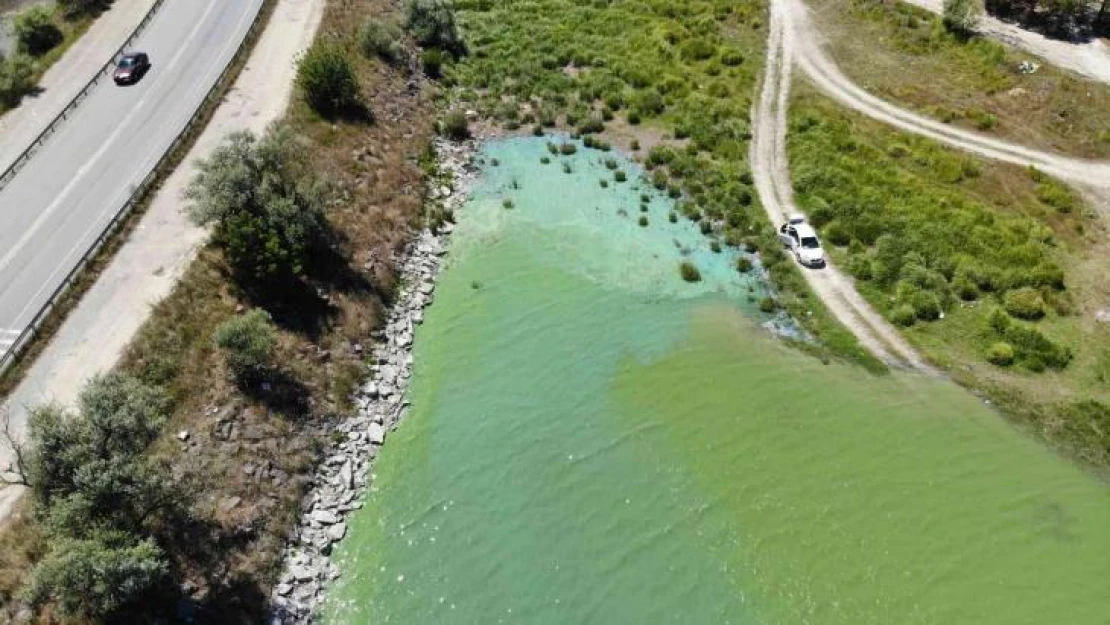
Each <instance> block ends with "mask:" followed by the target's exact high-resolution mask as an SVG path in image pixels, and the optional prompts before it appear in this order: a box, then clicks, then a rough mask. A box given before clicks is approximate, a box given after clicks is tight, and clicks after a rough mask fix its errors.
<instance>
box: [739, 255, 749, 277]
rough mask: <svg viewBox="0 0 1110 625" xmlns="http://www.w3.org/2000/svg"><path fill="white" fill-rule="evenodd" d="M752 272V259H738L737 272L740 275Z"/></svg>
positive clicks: (743, 257)
mask: <svg viewBox="0 0 1110 625" xmlns="http://www.w3.org/2000/svg"><path fill="white" fill-rule="evenodd" d="M751 270H752V259H750V258H748V257H747V256H741V257H740V258H737V259H736V271H739V272H740V273H748V272H749V271H751Z"/></svg>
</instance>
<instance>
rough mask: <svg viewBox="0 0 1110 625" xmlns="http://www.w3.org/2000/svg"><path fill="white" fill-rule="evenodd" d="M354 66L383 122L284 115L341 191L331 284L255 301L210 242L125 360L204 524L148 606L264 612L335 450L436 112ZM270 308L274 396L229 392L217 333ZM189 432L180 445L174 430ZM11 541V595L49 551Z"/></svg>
mask: <svg viewBox="0 0 1110 625" xmlns="http://www.w3.org/2000/svg"><path fill="white" fill-rule="evenodd" d="M394 10H396V9H395V7H394V3H391V2H389V1H388V0H334V1H333V2H329V5H328V7H327V9H326V12H325V16H324V21H323V23H322V25H321V31H320V32H321V36H325V37H347V36H353V34H354V31H355V30H356V29H357V28H358V25H359V24H360V23H361V22H362V20H363V19H365V18H366V17H367V16H370V15H384V14H389V13H391V12H392V11H394ZM352 58H353V60H354V62H355V67H356V70H357V72H358V75H359V78H360V82H361V85H362V88H363V94H364V97H365V101H366V103H367V105H368V107H369V108H370V110H371V111H372V112H373V113H374V115H375V118H376V122H375V123H374V124H366V123H362V122H348V121H329V120H324V119H320V118H318V117H316V116H315V115H314V114H313V113H311V112H310V111H309V110H308V109H307V107H305V106H304V105H303V104H302V103H300V102H299V101H297V102H295V103H294V104H293V105H292V106H291V110H290V111H289V112H288V114H287V116H286V121H287V122H288V123H290V124H291V125H292V127H293V128H294V129H295V130H296V131H297V132H298V133H299V134H301V135H302V136H303V137H304V138H305V139H306V140H307V141H308V144H309V146H310V149H311V151H312V159H311V160H312V162H314V163H317V164H318V165H319V168H320V173H321V174H322V175H324V176H325V177H326V178H327V179H328V180H329V181H331V182H332V183H333V184H334V185H335V186H336V188H337V190H338V198H337V201H336V202H335V203H334V206H333V207H332V209H331V210H330V212H329V220H330V222H331V226H332V229H333V231H334V234H335V239H334V252H336V253H335V254H333V256H334V258H332V259H331V260H330V262H331V263H332V265H331V266H329V268H328V271H327V272H321V274H324V273H326V274H327V275H320V276H318V277H315V278H310V279H309V280H308V281H307V282H306V284H305V288H304V289H303V293H301V295H300V296H299V297H298V299H297V300H296V301H293V302H288V301H287V302H285V303H284V304H276V303H274V302H258V301H253V300H252V298H251V297H250V295H249V294H248V293H246V292H244V291H242V290H241V289H240V288H239V287H238V286H237V285H236V283H235V282H234V281H233V280H232V279H231V275H230V272H229V270H228V267H227V265H226V263H225V262H224V259H223V257H222V254H221V253H220V251H219V250H218V249H214V248H208V249H205V250H203V251H202V252H201V254H200V256H199V257H198V259H197V260H196V261H195V262H194V263H193V265H192V266H190V268H189V269H188V270H187V271H186V273H185V275H184V276H183V277H182V279H181V281H180V282H179V283H178V285H177V286H176V287H175V289H174V291H173V293H171V295H170V296H169V297H168V298H167V299H166V300H165V301H163V302H161V303H160V304H159V305H158V306H156V307H155V309H154V311H153V314H152V316H151V318H150V320H148V322H147V323H146V324H145V325H144V326H143V328H142V329H141V330H140V332H139V335H138V336H137V337H136V339H135V341H134V342H133V344H132V345H131V346H130V347H129V349H128V350H127V352H126V354H125V355H124V357H123V359H122V362H121V367H123V368H124V369H126V370H129V371H132V372H133V373H135V374H137V375H139V376H141V377H143V378H145V379H147V380H149V381H151V382H157V383H161V384H165V385H166V386H167V387H168V388H169V389H170V391H171V393H172V395H173V397H174V399H175V411H174V414H173V415H172V417H171V421H170V425H169V426H168V427H167V428H166V433H165V436H164V437H163V439H162V440H161V441H159V442H158V443H157V444H156V445H155V447H154V449H153V450H152V454H153V456H154V458H155V459H158V460H163V461H166V462H168V463H169V464H170V466H171V467H172V470H173V472H174V474H175V475H176V476H178V477H179V479H181V480H182V481H183V483H185V484H188V485H191V486H193V487H194V492H195V493H196V505H195V515H196V518H197V521H196V522H195V523H191V524H189V526H188V527H187V528H186V529H185V530H183V531H182V532H181V533H180V534H179V535H175V536H174V537H173V538H172V542H171V543H169V544H167V545H166V546H167V547H168V550H169V551H170V552H171V556H172V557H171V560H172V567H171V570H172V576H173V582H174V584H173V587H172V588H167V589H166V593H165V594H164V595H163V596H161V597H158V598H157V600H156V601H157V605H152V606H150V607H151V608H152V609H153V610H154V611H155V612H158V611H162V612H165V611H167V610H172V609H173V606H174V604H175V601H177V600H179V599H181V598H185V597H184V596H183V595H182V594H181V591H180V590H178V588H180V586H181V585H182V584H184V583H185V582H188V583H189V585H191V586H192V587H193V588H194V589H195V590H193V591H192V592H190V593H188V594H189V596H188V599H191V600H192V601H196V602H198V603H199V605H200V606H201V608H202V609H203V611H204V613H207V614H209V615H212V618H213V619H215V621H216V622H220V623H235V622H242V623H247V622H259V621H260V620H263V619H264V618H265V609H266V599H267V597H268V594H269V589H270V587H271V585H272V584H273V582H274V580H275V578H276V575H277V573H278V572H279V571H278V567H279V565H280V554H281V549H282V547H283V546H284V541H285V537H286V535H287V534H288V532H289V530H290V529H291V528H292V527H293V526H295V524H296V519H297V513H298V506H299V502H300V499H301V497H302V496H303V494H304V492H305V488H306V486H307V485H308V484H309V483H310V482H311V479H312V477H311V476H312V471H313V467H314V465H315V461H316V460H317V459H318V457H319V455H320V453H321V451H322V450H323V449H325V448H326V447H327V446H328V445H329V444H331V443H332V442H333V441H332V440H331V435H330V429H329V424H330V423H331V422H332V421H333V419H334V417H335V416H336V415H338V414H340V413H342V412H343V411H345V410H347V409H349V405H348V403H349V399H350V395H351V391H352V390H353V389H354V388H355V385H356V384H357V383H358V382H359V381H360V379H361V377H362V375H363V372H364V370H365V367H364V365H363V362H362V355H363V354H364V353H368V352H369V349H370V342H371V337H370V335H371V333H372V332H373V331H374V330H375V329H376V328H377V326H378V325H379V323H380V322H381V320H382V319H383V315H382V311H383V308H384V306H385V305H387V304H388V302H389V299H390V297H391V293H392V290H393V288H394V286H395V281H396V275H395V272H394V266H393V260H394V255H395V254H396V253H397V252H398V251H400V249H401V248H403V247H404V245H405V243H406V242H407V241H408V240H409V238H410V236H411V233H412V229H413V227H414V226H415V225H416V224H418V223H419V221H420V219H421V217H422V215H421V211H422V205H423V173H422V171H421V169H420V167H419V166H418V160H419V157H420V156H421V154H423V153H424V152H425V151H426V149H427V146H428V145H429V142H430V138H431V133H432V126H433V117H434V107H433V106H432V104H431V102H430V99H429V98H428V97H427V96H426V95H425V92H426V91H428V89H427V88H425V87H424V85H423V81H422V79H421V78H419V77H410V76H409V75H407V73H406V71H405V70H404V69H397V68H390V67H387V66H385V65H382V64H380V63H378V62H374V61H368V60H365V59H362V58H361V57H359V56H357V55H352ZM410 87H411V88H410ZM261 304H265V305H266V307H267V309H268V310H269V311H270V312H271V313H272V314H273V316H274V318H275V321H276V322H277V324H278V326H279V348H278V351H279V355H278V357H277V359H276V361H277V362H279V363H281V369H280V371H279V372H278V375H277V376H276V381H275V382H274V384H273V387H272V388H271V389H269V390H268V391H264V392H255V393H252V394H250V395H248V394H245V393H244V392H242V391H240V390H239V389H238V388H237V387H236V386H235V385H234V384H232V383H231V378H230V376H229V374H228V373H227V371H226V370H225V368H224V364H223V362H222V358H221V357H220V355H219V354H218V353H217V351H216V350H215V348H214V346H213V344H212V338H211V337H212V334H213V332H214V329H215V327H216V326H217V325H218V324H219V323H220V322H222V321H223V320H224V319H226V318H227V317H228V316H231V315H234V314H236V312H237V311H241V310H244V309H247V308H249V307H252V306H255V305H261ZM182 430H184V431H187V432H188V433H189V436H188V439H187V441H184V442H183V441H181V440H179V439H178V438H177V437H176V434H177V433H178V432H179V431H182ZM0 540H6V541H12V544H21V545H28V546H29V547H28V548H27V549H30V551H27V552H26V555H25V556H20V555H19V553H18V552H15V551H13V553H12V555H11V557H8V558H6V559H3V560H0V593H2V592H5V589H9V588H14V587H16V586H17V585H18V579H19V577H20V574H21V572H22V571H23V570H25V568H26V566H27V564H28V563H29V562H31V561H33V560H34V557H35V555H36V553H37V551H36V550H41V548H42V545H41V539H38V538H36V536H35V534H34V531H33V526H31V525H30V524H25V525H21V526H17V527H13V528H12V531H10V532H3V533H0ZM0 598H3V595H0ZM154 601H155V600H152V603H153V602H154Z"/></svg>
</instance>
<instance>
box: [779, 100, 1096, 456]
mask: <svg viewBox="0 0 1110 625" xmlns="http://www.w3.org/2000/svg"><path fill="white" fill-rule="evenodd" d="M789 153H790V159H791V166H792V172H793V180H794V186H795V189H796V190H797V192H798V200H799V202H800V204H801V205H802V207H803V208H804V209H805V210H806V211H807V212H808V214H809V215H810V217H811V219H812V221H813V222H814V223H815V224H816V225H817V226H819V227H821V230H822V231H823V234H824V238H825V241H826V244H827V247H829V248H830V249H831V250H832V254H833V257H834V259H835V260H836V261H837V262H838V264H840V265H841V266H843V267H845V268H846V269H848V270H849V271H850V272H851V273H852V274H854V275H855V276H856V278H857V288H858V289H859V290H860V291H861V293H863V295H864V296H865V297H866V298H867V299H868V300H869V301H870V302H871V303H872V304H873V305H874V306H875V307H876V308H877V309H878V310H880V311H881V312H882V313H883V314H885V315H886V316H887V317H888V318H889V319H891V320H892V321H893V322H894V323H896V324H898V325H901V326H903V328H904V332H905V335H906V336H907V337H908V338H909V340H910V341H911V342H912V343H913V344H914V345H915V346H916V347H918V348H919V349H920V350H922V351H923V352H924V353H925V354H926V356H927V357H928V358H929V359H930V360H932V361H933V362H935V363H936V364H938V365H939V366H941V367H942V368H944V369H945V370H947V371H948V372H949V373H950V375H952V377H953V378H955V379H956V380H957V381H959V382H961V383H962V384H964V385H966V386H969V387H971V388H975V389H981V390H983V391H985V392H986V394H987V395H988V396H989V397H990V398H991V399H992V400H993V401H994V402H995V403H996V404H998V405H1000V406H1001V407H1002V408H1003V410H1004V411H1005V412H1006V413H1007V415H1009V416H1011V417H1013V418H1015V420H1017V421H1018V422H1020V423H1023V424H1027V425H1030V426H1032V429H1034V430H1035V431H1037V432H1038V433H1039V434H1041V435H1043V436H1044V437H1045V438H1046V439H1048V440H1049V441H1052V442H1053V443H1057V444H1059V446H1060V447H1062V448H1064V449H1066V450H1067V451H1068V452H1069V453H1072V454H1074V455H1077V456H1079V457H1080V458H1081V459H1082V460H1083V461H1085V462H1087V463H1090V464H1091V465H1094V466H1100V467H1105V466H1110V328H1108V327H1107V326H1106V324H1100V323H1098V322H1096V321H1095V319H1094V312H1095V310H1096V309H1097V307H1098V306H1099V304H1100V303H1103V304H1104V303H1105V302H1106V296H1107V288H1108V287H1107V285H1106V284H1104V282H1105V281H1104V280H1102V279H1101V278H1100V276H1103V275H1105V273H1104V271H1103V270H1102V267H1104V265H1105V259H1106V258H1107V257H1108V256H1107V254H1108V253H1110V248H1107V246H1106V245H1105V243H1103V242H1102V241H1103V240H1104V239H1105V234H1106V229H1105V225H1104V224H1103V223H1102V222H1101V221H1100V219H1099V218H1097V217H1092V216H1090V215H1089V214H1087V211H1085V209H1084V206H1083V205H1082V203H1081V202H1080V201H1079V200H1078V199H1077V198H1076V197H1075V196H1074V195H1073V194H1072V192H1071V191H1069V190H1068V189H1067V188H1066V187H1064V186H1062V185H1060V184H1059V183H1056V182H1054V181H1052V180H1049V179H1047V178H1045V177H1044V176H1043V175H1041V174H1039V173H1038V172H1036V171H1030V170H1026V169H1022V168H1019V167H1014V166H1009V165H1001V164H997V163H991V162H986V161H983V160H980V159H977V158H974V157H971V156H969V155H967V154H965V153H962V152H958V151H954V150H950V149H947V148H944V147H942V146H940V145H938V144H936V143H934V142H932V141H929V140H926V139H922V138H919V137H915V136H909V135H905V134H901V133H898V132H895V131H894V130H892V129H890V128H888V127H886V126H884V125H883V124H881V123H879V122H874V121H871V120H868V119H865V118H863V117H861V116H860V115H857V114H855V113H850V112H846V111H844V110H842V109H840V108H838V107H837V106H836V105H834V104H832V103H831V101H829V100H827V99H826V98H824V97H823V96H819V95H816V94H815V92H814V91H813V89H812V87H809V86H808V85H806V84H804V83H803V84H800V85H799V88H798V89H797V90H796V93H795V98H794V106H793V110H792V115H791V132H790V137H789Z"/></svg>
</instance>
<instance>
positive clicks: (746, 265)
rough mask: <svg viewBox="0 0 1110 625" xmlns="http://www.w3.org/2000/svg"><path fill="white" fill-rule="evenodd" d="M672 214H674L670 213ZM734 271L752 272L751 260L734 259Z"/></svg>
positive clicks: (742, 257)
mask: <svg viewBox="0 0 1110 625" xmlns="http://www.w3.org/2000/svg"><path fill="white" fill-rule="evenodd" d="M672 214H674V213H672ZM736 270H737V271H739V272H740V273H748V272H749V271H751V270H752V259H750V258H748V257H747V256H741V257H740V258H737V259H736Z"/></svg>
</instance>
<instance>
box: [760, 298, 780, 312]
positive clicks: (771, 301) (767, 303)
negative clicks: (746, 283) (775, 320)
mask: <svg viewBox="0 0 1110 625" xmlns="http://www.w3.org/2000/svg"><path fill="white" fill-rule="evenodd" d="M775 308H777V305H776V304H775V298H773V297H770V296H767V297H764V298H763V299H761V300H759V310H761V311H763V312H765V313H768V314H770V313H773V312H775Z"/></svg>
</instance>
